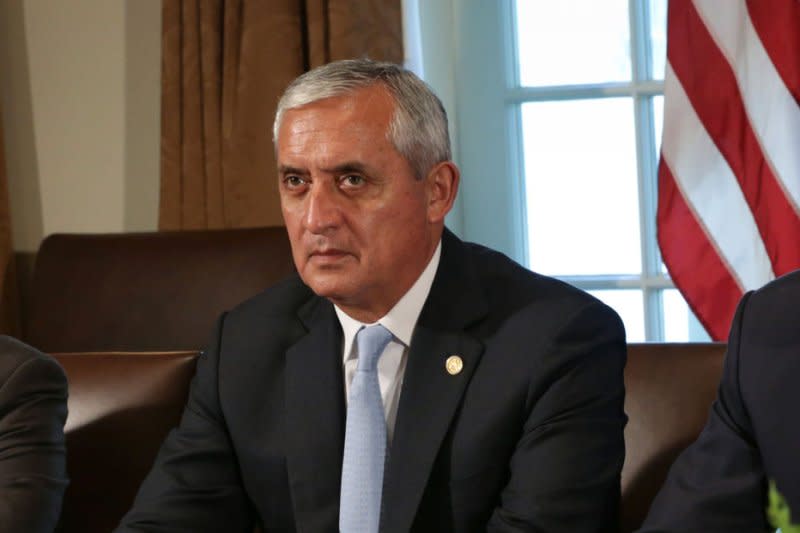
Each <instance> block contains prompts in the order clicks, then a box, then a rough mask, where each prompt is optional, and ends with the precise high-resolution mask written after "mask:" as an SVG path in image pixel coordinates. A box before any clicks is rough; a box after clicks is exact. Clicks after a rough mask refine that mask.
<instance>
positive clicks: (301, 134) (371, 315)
mask: <svg viewBox="0 0 800 533" xmlns="http://www.w3.org/2000/svg"><path fill="white" fill-rule="evenodd" d="M393 111H394V101H393V99H392V98H391V96H390V95H389V93H388V92H387V91H386V89H385V88H383V87H382V86H380V85H373V86H370V87H367V88H363V89H359V90H357V91H355V92H353V93H350V94H348V95H345V96H339V97H334V98H327V99H324V100H320V101H318V102H314V103H312V104H308V105H306V106H303V107H299V108H296V109H292V110H288V111H286V113H285V114H284V117H283V122H282V124H281V126H280V130H279V132H278V143H277V152H278V158H277V159H278V176H279V181H280V183H279V189H280V197H281V209H282V211H283V218H284V221H285V222H286V228H287V231H288V233H289V240H290V241H291V244H292V254H293V256H294V262H295V265H296V266H297V270H298V272H299V274H300V277H301V278H302V279H303V281H304V282H305V283H306V284H307V285H308V286H309V287H311V289H312V290H313V291H314V292H315V293H317V294H318V295H320V296H323V297H325V298H328V299H329V300H331V301H333V302H334V303H336V304H337V305H339V307H341V308H342V309H343V310H344V311H345V312H346V313H348V314H349V315H350V316H352V317H353V318H356V319H359V320H362V321H364V322H372V321H375V320H377V319H379V318H380V317H381V316H383V315H384V314H386V312H388V311H389V310H390V309H391V307H392V306H394V304H395V303H396V302H397V300H399V299H400V298H401V297H402V296H403V294H405V292H406V291H407V290H408V289H409V288H410V287H411V285H412V284H413V283H414V281H416V279H417V278H418V277H419V275H420V273H421V272H422V270H423V269H424V268H425V265H426V264H427V262H428V260H429V259H430V257H431V256H432V254H433V250H434V248H435V246H436V243H437V241H438V238H439V235H440V232H441V220H440V219H439V218H438V217H437V216H435V215H434V214H432V213H429V211H431V209H430V205H431V202H430V198H431V191H432V189H431V187H432V186H431V185H430V181H431V180H429V179H427V178H426V179H423V180H418V179H416V178H415V176H414V174H413V172H412V170H411V167H410V165H409V164H408V162H407V161H406V160H405V159H404V158H403V157H402V156H401V155H400V154H399V153H398V152H397V150H396V149H395V148H394V146H393V145H392V143H390V142H389V140H388V139H387V134H386V133H387V128H388V126H389V122H390V120H391V118H392V113H393ZM442 216H443V215H442Z"/></svg>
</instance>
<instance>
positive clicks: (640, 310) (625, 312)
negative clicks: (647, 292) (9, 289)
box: [588, 289, 645, 342]
mask: <svg viewBox="0 0 800 533" xmlns="http://www.w3.org/2000/svg"><path fill="white" fill-rule="evenodd" d="M588 292H589V294H591V295H592V296H594V297H595V298H598V299H600V300H602V301H603V303H605V304H606V305H608V306H609V307H611V308H612V309H613V310H614V311H616V312H617V314H619V316H620V318H622V323H623V324H625V337H626V338H627V340H628V342H644V340H645V338H644V300H643V299H642V291H640V290H628V289H624V290H606V291H588Z"/></svg>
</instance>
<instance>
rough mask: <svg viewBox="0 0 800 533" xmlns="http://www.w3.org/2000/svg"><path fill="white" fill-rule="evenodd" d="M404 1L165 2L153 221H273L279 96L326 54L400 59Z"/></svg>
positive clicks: (192, 225)
mask: <svg viewBox="0 0 800 533" xmlns="http://www.w3.org/2000/svg"><path fill="white" fill-rule="evenodd" d="M400 2H401V0H164V3H163V39H162V43H163V50H162V54H163V56H162V82H161V83H162V100H161V105H162V108H161V130H162V131H161V197H160V210H159V227H160V228H161V229H163V230H168V229H196V228H231V227H250V226H264V225H274V224H280V223H281V217H280V207H279V201H278V193H277V179H276V177H275V158H274V154H273V148H272V132H271V129H272V117H273V113H274V111H275V105H276V104H277V100H278V97H279V96H280V94H281V93H282V92H283V89H284V88H285V87H286V85H287V84H288V83H289V81H291V80H292V79H293V78H295V77H296V76H298V75H299V74H301V73H303V72H304V71H306V70H308V69H309V68H313V67H315V66H318V65H321V64H324V63H326V62H328V61H332V60H336V59H344V58H348V57H361V56H368V57H372V58H374V59H384V60H390V61H396V62H399V61H401V60H402V55H403V40H402V30H401V6H400Z"/></svg>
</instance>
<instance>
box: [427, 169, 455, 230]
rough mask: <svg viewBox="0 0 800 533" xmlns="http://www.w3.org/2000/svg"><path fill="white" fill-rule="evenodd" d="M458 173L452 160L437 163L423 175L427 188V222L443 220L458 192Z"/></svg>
mask: <svg viewBox="0 0 800 533" xmlns="http://www.w3.org/2000/svg"><path fill="white" fill-rule="evenodd" d="M459 177H460V173H459V170H458V167H457V166H456V165H455V163H453V162H452V161H442V162H441V163H437V164H436V165H434V167H433V168H432V169H431V170H430V172H428V175H427V176H426V177H425V181H426V187H427V190H428V222H430V223H432V224H435V223H440V222H444V217H445V215H447V213H449V212H450V209H452V207H453V202H454V201H455V199H456V193H457V192H458V180H459Z"/></svg>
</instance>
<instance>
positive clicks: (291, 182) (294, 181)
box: [283, 176, 305, 189]
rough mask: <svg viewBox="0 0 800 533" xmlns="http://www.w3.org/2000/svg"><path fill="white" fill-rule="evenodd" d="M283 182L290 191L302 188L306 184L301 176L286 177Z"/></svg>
mask: <svg viewBox="0 0 800 533" xmlns="http://www.w3.org/2000/svg"><path fill="white" fill-rule="evenodd" d="M283 182H284V183H285V184H286V186H287V187H289V188H290V189H295V188H297V187H300V186H302V185H303V184H304V183H305V181H304V180H303V178H301V177H300V176H286V177H285V178H283Z"/></svg>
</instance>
